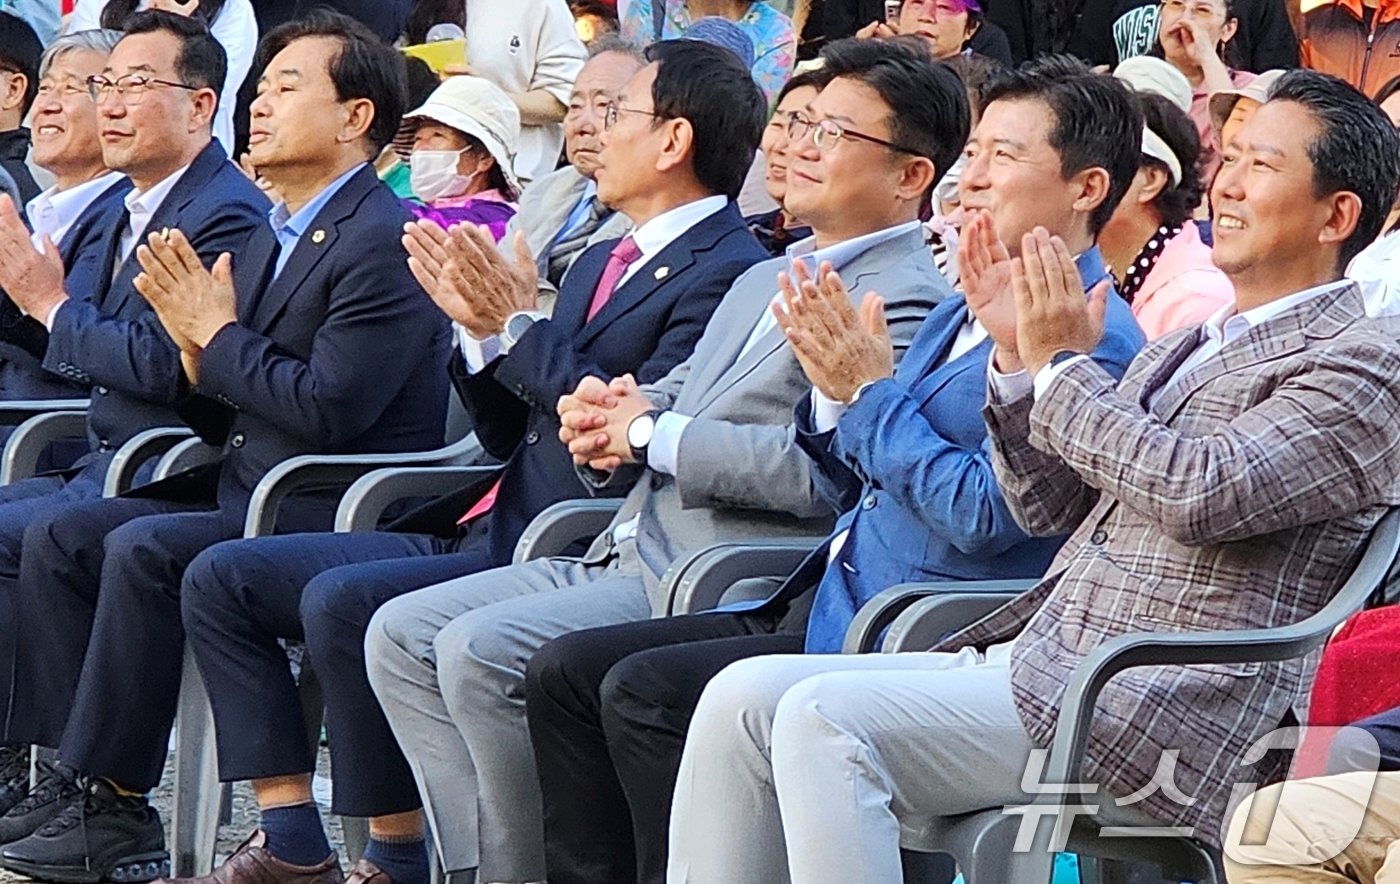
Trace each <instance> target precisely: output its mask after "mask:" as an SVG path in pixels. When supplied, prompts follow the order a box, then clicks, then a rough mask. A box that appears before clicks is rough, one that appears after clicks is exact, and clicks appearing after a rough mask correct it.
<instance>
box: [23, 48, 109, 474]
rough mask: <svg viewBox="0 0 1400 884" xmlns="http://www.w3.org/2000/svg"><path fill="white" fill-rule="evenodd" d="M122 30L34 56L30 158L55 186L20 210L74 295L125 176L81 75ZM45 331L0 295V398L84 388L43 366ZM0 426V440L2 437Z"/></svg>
mask: <svg viewBox="0 0 1400 884" xmlns="http://www.w3.org/2000/svg"><path fill="white" fill-rule="evenodd" d="M120 37H121V35H120V34H119V33H117V32H116V31H87V32H84V33H79V34H67V35H64V36H62V37H59V38H58V39H57V40H55V41H54V42H53V43H52V44H51V45H50V46H49V47H48V48H47V49H46V50H44V55H43V58H42V59H41V60H40V62H39V88H38V95H37V97H36V98H35V100H34V105H33V110H32V115H33V127H32V128H33V132H34V134H33V142H34V148H33V151H34V161H35V163H36V164H38V165H39V166H41V167H42V168H43V169H45V170H46V171H47V172H49V173H50V174H52V175H53V176H54V185H53V186H52V187H50V188H49V189H47V190H45V191H44V192H42V193H40V194H39V195H38V196H37V197H35V198H34V199H32V200H30V201H29V204H28V205H27V206H25V207H24V212H25V215H26V217H27V218H28V220H29V227H30V229H31V230H32V231H33V238H34V241H35V242H42V241H43V239H44V237H48V238H49V239H50V240H51V241H52V242H53V243H54V244H55V245H57V246H58V252H59V255H60V256H61V257H62V258H63V274H64V279H65V281H66V287H67V289H68V291H69V293H70V294H72V295H74V296H75V297H82V298H90V297H93V296H94V295H96V294H99V292H98V291H97V286H96V280H97V277H98V275H99V268H100V267H101V265H102V263H103V259H104V257H105V255H106V244H105V239H106V237H107V233H108V231H109V230H110V229H111V228H112V227H113V226H115V224H116V213H117V212H119V211H121V206H122V197H123V196H125V195H126V193H127V192H128V191H129V190H131V180H130V179H128V178H127V177H126V176H124V175H123V174H122V173H120V172H114V171H112V170H110V169H108V168H107V165H106V163H105V162H103V158H102V140H101V139H100V138H99V137H98V134H97V133H98V120H97V105H95V104H93V102H92V99H91V98H90V97H89V96H88V94H87V78H88V77H91V76H96V75H98V74H101V73H102V68H103V67H104V66H105V65H106V63H107V56H108V55H109V54H111V51H112V47H114V46H116V44H117V40H119V39H120ZM48 340H49V333H48V329H46V328H45V327H44V324H43V323H42V322H40V321H39V320H37V319H34V318H32V317H29V316H25V315H24V314H23V313H22V312H20V309H19V307H17V306H16V305H15V303H14V301H12V300H11V299H10V298H9V296H8V295H3V296H0V399H3V400H7V401H8V400H15V399H81V398H87V396H88V394H89V392H90V389H89V387H88V386H87V385H85V384H79V383H77V382H75V381H71V380H68V379H66V378H63V377H61V376H59V375H57V374H54V373H52V372H49V371H47V370H45V369H44V367H43V359H44V351H45V349H47V347H48ZM9 432H10V431H9V428H8V427H0V439H4V438H8V436H9ZM63 448H64V449H65V452H64V453H65V454H68V453H69V452H68V450H69V449H72V450H71V454H69V456H67V457H63V458H61V459H56V460H57V462H60V463H63V464H65V465H66V464H67V463H71V461H72V460H73V459H74V458H76V457H78V456H81V455H82V454H83V453H85V452H86V451H87V445H86V444H85V443H83V442H78V441H77V440H74V443H73V444H71V445H70V444H66V443H65V444H64V445H63Z"/></svg>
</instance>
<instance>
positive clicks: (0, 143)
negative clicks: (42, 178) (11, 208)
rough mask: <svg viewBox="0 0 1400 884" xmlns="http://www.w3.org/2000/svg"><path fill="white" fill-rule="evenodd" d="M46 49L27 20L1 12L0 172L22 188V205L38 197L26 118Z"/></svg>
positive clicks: (36, 87) (20, 193) (35, 91)
mask: <svg viewBox="0 0 1400 884" xmlns="http://www.w3.org/2000/svg"><path fill="white" fill-rule="evenodd" d="M43 52H44V46H43V44H42V43H40V42H39V38H38V36H36V35H35V33H34V29H33V28H31V27H30V26H29V25H28V24H27V23H26V22H25V21H24V19H22V18H20V17H18V16H16V15H12V14H11V13H8V12H0V168H3V169H4V170H5V171H6V172H9V173H10V177H11V178H13V179H14V181H15V184H17V185H19V196H20V200H21V201H22V202H25V203H27V202H29V201H30V200H32V199H34V197H36V196H38V195H39V185H38V184H36V183H35V182H34V176H33V175H32V174H31V173H30V171H29V166H28V165H27V164H26V160H27V159H28V156H29V130H28V129H27V128H25V126H24V118H25V117H26V116H28V114H29V108H30V106H31V105H33V104H34V96H35V95H37V94H38V91H39V57H40V56H41V55H43Z"/></svg>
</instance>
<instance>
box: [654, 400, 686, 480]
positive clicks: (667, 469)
mask: <svg viewBox="0 0 1400 884" xmlns="http://www.w3.org/2000/svg"><path fill="white" fill-rule="evenodd" d="M691 420H693V418H689V417H686V416H685V415H683V414H676V413H675V412H674V411H663V412H661V414H660V416H658V417H657V418H656V427H655V428H654V429H653V430H652V431H651V443H650V444H649V445H647V463H646V465H647V466H648V467H650V468H652V469H653V470H656V471H657V472H658V473H665V474H666V475H668V476H674V475H675V474H676V462H677V461H679V460H680V456H681V434H682V433H684V432H685V428H686V427H687V426H688V425H689V424H690V422H691Z"/></svg>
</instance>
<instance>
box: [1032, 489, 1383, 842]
mask: <svg viewBox="0 0 1400 884" xmlns="http://www.w3.org/2000/svg"><path fill="white" fill-rule="evenodd" d="M1398 554H1400V510H1397V509H1391V510H1390V511H1389V512H1387V513H1386V515H1385V517H1384V518H1382V520H1381V521H1380V522H1379V523H1378V524H1377V525H1376V528H1375V530H1374V531H1372V533H1371V537H1370V539H1369V540H1368V542H1367V545H1366V550H1365V552H1364V553H1363V555H1362V557H1361V561H1360V562H1359V563H1358V564H1357V566H1356V568H1355V570H1353V572H1352V574H1351V576H1350V577H1349V578H1348V579H1347V581H1346V583H1345V584H1344V585H1343V586H1342V588H1341V589H1340V590H1338V592H1337V594H1336V595H1335V596H1333V597H1332V600H1331V601H1330V602H1328V603H1327V604H1326V605H1324V606H1323V607H1322V609H1321V610H1319V611H1318V612H1317V613H1315V614H1313V615H1312V616H1310V617H1306V618H1304V619H1303V620H1301V621H1299V622H1297V623H1293V624H1289V625H1287V626H1279V627H1273V628H1268V629H1240V630H1214V631H1208V632H1174V633H1157V632H1137V633H1131V634H1128V635H1120V636H1115V637H1114V638H1111V639H1109V640H1108V641H1106V642H1104V643H1103V644H1102V645H1100V646H1099V647H1097V648H1095V649H1094V650H1093V651H1092V652H1090V653H1089V654H1088V655H1086V656H1085V657H1084V659H1083V660H1081V661H1080V662H1079V665H1078V666H1077V667H1076V668H1075V670H1074V674H1073V675H1072V676H1071V677H1070V681H1069V686H1068V688H1067V689H1066V691H1065V696H1064V701H1063V706H1062V708H1061V711H1060V720H1059V723H1058V725H1057V726H1056V728H1055V737H1054V739H1053V741H1052V742H1051V744H1050V757H1049V761H1048V762H1047V764H1046V767H1045V776H1044V782H1045V783H1046V784H1063V783H1069V782H1073V781H1077V780H1078V778H1079V772H1080V770H1081V769H1082V768H1083V761H1084V751H1085V748H1086V746H1087V744H1088V741H1089V729H1090V725H1091V724H1092V720H1093V714H1094V707H1095V706H1096V705H1097V703H1098V698H1099V694H1100V693H1101V692H1102V691H1103V689H1104V687H1105V686H1106V685H1107V684H1108V682H1109V681H1110V680H1111V679H1112V678H1113V677H1114V676H1115V675H1117V674H1119V673H1120V672H1123V671H1124V670H1126V669H1132V668H1135V667H1138V666H1158V665H1163V664H1170V665H1203V664H1212V663H1215V664H1225V663H1255V662H1260V663H1263V662H1278V661H1283V660H1292V659H1295V658H1298V657H1301V656H1304V655H1306V654H1307V653H1308V652H1310V651H1312V650H1314V649H1316V648H1318V647H1321V646H1322V645H1323V644H1324V643H1325V642H1326V641H1327V639H1328V638H1329V637H1330V636H1331V635H1332V631H1333V630H1334V629H1336V627H1337V626H1338V625H1339V624H1341V623H1342V622H1343V621H1345V620H1346V619H1347V617H1349V616H1351V615H1352V614H1353V613H1355V612H1356V611H1358V610H1360V609H1361V608H1362V607H1364V606H1365V604H1366V601H1367V599H1368V597H1371V596H1372V595H1373V594H1374V593H1376V592H1377V591H1378V590H1382V589H1385V588H1387V587H1390V586H1393V585H1394V584H1395V581H1396V578H1397V568H1400V562H1397V555H1398ZM1057 793H1058V790H1054V789H1047V790H1044V791H1042V793H1041V794H1040V795H1039V796H1038V797H1037V799H1036V802H1035V803H1037V804H1054V805H1058V806H1060V807H1061V810H1062V813H1061V815H1060V825H1062V826H1063V825H1067V824H1068V823H1069V822H1070V820H1068V819H1065V814H1064V813H1063V809H1064V805H1065V802H1064V798H1065V796H1064V795H1062V794H1057Z"/></svg>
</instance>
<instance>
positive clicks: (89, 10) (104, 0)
mask: <svg viewBox="0 0 1400 884" xmlns="http://www.w3.org/2000/svg"><path fill="white" fill-rule="evenodd" d="M145 9H157V10H161V11H164V12H172V13H175V14H176V15H186V16H190V17H191V18H194V19H197V20H198V21H200V22H201V23H202V24H203V25H204V26H205V27H207V28H208V29H209V33H210V34H211V35H212V36H213V37H214V39H215V40H217V41H219V45H220V46H222V47H223V48H224V55H225V57H226V58H227V59H228V70H227V72H226V73H225V74H224V82H223V83H222V84H221V85H220V88H219V107H218V110H217V112H216V115H215V117H214V137H215V138H217V139H218V140H219V144H221V145H223V148H224V151H225V152H226V153H228V154H229V155H230V156H233V155H234V147H235V145H234V136H233V130H234V126H233V116H234V112H235V110H236V109H237V107H238V90H239V89H240V88H241V87H242V86H243V81H244V80H246V79H247V78H248V72H249V71H250V70H251V69H252V67H253V56H254V54H256V53H257V49H258V22H257V19H256V18H255V17H254V15H253V6H252V4H251V3H250V2H249V0H197V2H194V3H191V2H189V0H77V2H76V3H75V4H74V5H73V14H72V15H70V16H69V17H68V21H67V24H65V25H64V31H65V33H69V34H71V33H74V32H75V31H84V30H88V29H90V28H107V29H109V30H116V31H121V30H125V29H126V23H127V20H128V19H130V17H131V15H132V13H134V12H137V11H139V10H145Z"/></svg>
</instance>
